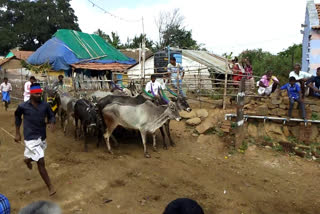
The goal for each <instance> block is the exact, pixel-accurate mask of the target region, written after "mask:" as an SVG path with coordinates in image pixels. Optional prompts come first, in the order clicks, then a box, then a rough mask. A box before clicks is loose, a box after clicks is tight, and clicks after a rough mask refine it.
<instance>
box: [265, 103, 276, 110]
mask: <svg viewBox="0 0 320 214" xmlns="http://www.w3.org/2000/svg"><path fill="white" fill-rule="evenodd" d="M267 105H268V108H270V109H275V108H277V107H278V105H274V104H272V103H268V104H267Z"/></svg>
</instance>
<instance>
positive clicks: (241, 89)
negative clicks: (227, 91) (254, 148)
mask: <svg viewBox="0 0 320 214" xmlns="http://www.w3.org/2000/svg"><path fill="white" fill-rule="evenodd" d="M244 98H245V78H242V79H241V81H240V87H239V92H238V95H237V131H236V135H235V137H236V139H235V148H236V149H238V148H239V147H240V146H241V145H242V143H243V140H244V133H243V132H244V127H243V124H244V118H243V106H244Z"/></svg>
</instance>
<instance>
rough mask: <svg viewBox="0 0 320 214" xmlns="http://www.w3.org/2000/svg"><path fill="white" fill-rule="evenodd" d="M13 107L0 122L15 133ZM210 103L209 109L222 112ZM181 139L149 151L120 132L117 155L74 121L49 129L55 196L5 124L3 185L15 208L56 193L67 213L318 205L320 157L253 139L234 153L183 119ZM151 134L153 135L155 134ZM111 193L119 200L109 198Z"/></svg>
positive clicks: (0, 149) (288, 209)
mask: <svg viewBox="0 0 320 214" xmlns="http://www.w3.org/2000/svg"><path fill="white" fill-rule="evenodd" d="M13 113H14V111H13V109H11V110H10V111H8V112H3V111H1V113H0V127H3V128H5V129H6V130H8V131H9V132H11V133H12V134H14V133H15V127H14V116H13ZM224 113H225V112H224V111H221V110H211V111H210V114H220V115H222V117H221V118H223V114H224ZM170 126H171V129H172V137H173V139H174V141H175V142H176V144H177V146H176V147H174V148H173V147H169V150H163V149H162V146H161V143H162V140H161V135H160V134H158V138H157V139H158V142H159V144H158V147H159V150H158V152H152V149H151V147H152V146H151V145H150V144H149V145H148V148H149V151H150V154H151V159H146V158H144V156H143V149H142V145H141V140H140V137H138V136H136V135H134V134H133V135H132V134H131V133H130V132H125V133H122V134H120V135H119V134H118V137H121V136H122V137H121V139H120V140H119V141H120V146H119V148H113V150H114V153H115V154H114V155H110V154H108V153H107V152H106V148H105V145H102V146H100V148H96V143H95V141H93V142H92V143H90V144H89V152H87V153H86V152H84V144H83V141H82V140H81V141H75V140H74V138H73V128H72V127H69V132H68V134H67V136H64V135H63V133H62V131H61V129H57V130H56V131H55V133H50V132H48V138H47V142H48V149H47V150H46V157H45V160H46V165H47V169H48V172H49V175H50V177H51V179H52V183H53V184H54V185H55V187H56V188H57V194H56V195H55V196H53V197H49V196H48V191H47V188H46V187H45V184H44V183H43V181H42V180H41V178H40V176H39V174H38V171H37V168H36V166H34V169H33V170H32V171H30V170H28V169H27V167H26V166H25V165H24V163H23V162H22V161H23V150H24V148H23V147H22V146H21V145H19V144H15V143H14V142H13V139H12V138H10V136H8V135H7V134H5V133H4V132H3V131H1V130H0V140H1V143H0V192H1V193H2V194H4V195H6V196H7V197H8V198H9V200H10V203H11V205H12V208H13V213H17V212H18V210H19V209H20V208H22V207H24V206H26V205H27V204H29V203H31V202H33V201H36V200H52V201H54V202H56V203H58V204H59V205H60V206H61V207H62V209H63V211H64V213H65V214H71V213H72V214H74V213H76V214H82V213H83V214H104V213H112V214H116V213H121V214H150V213H153V214H160V213H162V212H163V210H164V208H165V206H166V205H167V204H168V203H169V202H170V201H171V200H174V199H176V198H179V197H189V198H192V199H195V200H196V201H198V202H199V203H200V204H201V205H202V206H203V208H204V210H205V213H207V214H212V213H220V214H229V213H230V214H231V213H232V214H234V213H239V214H240V213H259V214H262V213H266V214H274V213H291V214H294V213H319V210H320V198H319V195H320V188H319V177H320V168H319V167H320V165H319V163H317V162H311V161H308V160H305V159H301V158H299V157H290V156H287V155H284V154H280V153H277V152H274V151H272V150H267V149H262V148H259V147H256V146H251V147H249V149H248V150H247V151H246V153H245V154H240V153H236V154H233V155H231V156H228V151H229V150H228V149H226V148H225V147H224V145H225V144H224V143H223V140H222V139H221V138H220V137H218V136H216V135H206V136H201V137H200V138H199V139H198V137H194V136H192V130H193V129H191V128H189V127H187V126H186V125H185V124H184V123H183V122H176V121H172V122H171V124H170ZM149 142H150V141H149ZM109 199H111V200H112V202H110V203H105V201H106V200H109Z"/></svg>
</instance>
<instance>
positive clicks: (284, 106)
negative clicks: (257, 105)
mask: <svg viewBox="0 0 320 214" xmlns="http://www.w3.org/2000/svg"><path fill="white" fill-rule="evenodd" d="M279 108H281V109H284V110H287V109H288V106H287V105H285V104H280V105H279Z"/></svg>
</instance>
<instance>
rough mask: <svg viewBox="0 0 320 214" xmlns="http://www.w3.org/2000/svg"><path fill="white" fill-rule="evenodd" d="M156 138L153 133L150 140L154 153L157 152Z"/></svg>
mask: <svg viewBox="0 0 320 214" xmlns="http://www.w3.org/2000/svg"><path fill="white" fill-rule="evenodd" d="M156 137H157V135H156V133H153V134H152V139H153V151H154V152H157V142H156V140H157V139H156Z"/></svg>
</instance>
